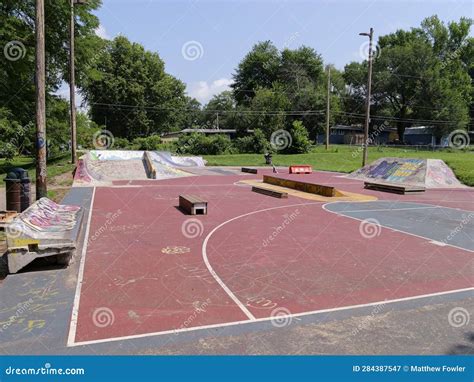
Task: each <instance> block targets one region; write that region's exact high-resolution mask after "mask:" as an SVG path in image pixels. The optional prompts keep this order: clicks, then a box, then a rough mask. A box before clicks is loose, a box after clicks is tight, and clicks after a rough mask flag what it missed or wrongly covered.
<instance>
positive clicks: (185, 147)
mask: <svg viewBox="0 0 474 382" xmlns="http://www.w3.org/2000/svg"><path fill="white" fill-rule="evenodd" d="M177 147H178V150H177V151H178V152H179V153H183V154H193V155H220V154H229V153H232V151H233V150H232V143H231V141H230V139H229V138H228V137H226V136H224V135H220V134H216V135H215V136H211V137H206V136H205V135H204V134H199V133H192V134H187V135H182V136H180V137H179V139H178V142H177Z"/></svg>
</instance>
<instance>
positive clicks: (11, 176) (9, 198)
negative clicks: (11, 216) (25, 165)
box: [5, 172, 21, 213]
mask: <svg viewBox="0 0 474 382" xmlns="http://www.w3.org/2000/svg"><path fill="white" fill-rule="evenodd" d="M5 183H6V184H5V186H6V187H5V192H6V205H7V206H6V207H7V211H16V212H18V213H20V212H21V181H20V179H18V174H17V173H15V172H9V173H8V174H7V177H6V178H5Z"/></svg>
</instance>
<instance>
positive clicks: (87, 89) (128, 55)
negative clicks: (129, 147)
mask: <svg viewBox="0 0 474 382" xmlns="http://www.w3.org/2000/svg"><path fill="white" fill-rule="evenodd" d="M184 90H185V86H184V84H183V83H182V82H181V81H179V80H177V79H176V78H174V77H173V76H171V75H169V74H167V73H165V70H164V63H163V61H162V60H161V58H160V57H159V56H158V54H156V53H153V52H149V51H146V50H145V49H144V47H143V46H142V45H140V44H137V43H132V42H130V41H129V40H128V39H127V38H125V37H123V36H119V37H116V38H115V39H114V40H113V41H110V42H109V43H108V44H107V47H106V49H105V50H104V51H103V52H101V53H100V54H99V55H98V58H97V60H96V62H95V67H94V71H93V75H91V76H90V77H89V78H88V79H87V80H86V82H85V86H84V94H85V97H86V100H87V102H88V104H89V105H90V113H91V117H92V120H93V121H94V122H96V123H97V124H102V125H105V126H106V128H107V129H108V130H110V131H111V132H112V133H113V134H114V135H115V136H117V137H124V138H127V139H129V140H131V139H133V138H136V137H139V136H148V135H151V134H157V133H162V132H167V131H173V130H179V129H180V128H182V126H183V124H184V122H185V114H186V113H183V110H185V109H186V107H187V105H188V102H189V101H188V99H187V97H186V96H185V93H184Z"/></svg>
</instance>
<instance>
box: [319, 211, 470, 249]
mask: <svg viewBox="0 0 474 382" xmlns="http://www.w3.org/2000/svg"><path fill="white" fill-rule="evenodd" d="M332 203H344V202H329V203H325V204H323V210H325V211H327V212H330V213H332V214H336V215H339V216H342V217H345V218H349V219H353V220H357V221H360V222H361V221H364V220H365V219H361V218H356V217H354V216H349V215H344V213H342V212H336V211H331V210H328V209H327V208H326V206H327V205H328V204H332ZM369 203H370V202H369ZM420 204H422V203H420ZM440 208H451V207H440ZM451 209H455V210H458V208H451ZM370 211H371V210H365V211H364V212H370ZM461 211H464V210H461ZM467 212H469V211H467ZM379 225H380V226H381V227H384V228H386V229H390V230H392V231H395V232H400V233H403V234H405V235H410V236H414V237H418V238H420V239H424V240H429V241H430V240H433V239H432V238H431V237H425V236H420V235H417V234H415V233H411V232H408V231H402V230H400V229H397V228H393V227H390V226H387V225H384V224H381V223H380V222H379ZM446 246H449V247H453V248H457V249H461V250H463V251H467V252H472V253H474V251H473V250H471V249H467V248H463V247H458V246H457V245H453V244H448V243H446Z"/></svg>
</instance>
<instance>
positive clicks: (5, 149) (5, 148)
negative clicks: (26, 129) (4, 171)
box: [0, 142, 17, 162]
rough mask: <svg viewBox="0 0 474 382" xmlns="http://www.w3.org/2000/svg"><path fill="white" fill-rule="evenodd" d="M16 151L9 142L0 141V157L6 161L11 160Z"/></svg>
mask: <svg viewBox="0 0 474 382" xmlns="http://www.w3.org/2000/svg"><path fill="white" fill-rule="evenodd" d="M16 153H17V149H16V147H15V146H14V145H13V144H11V143H9V142H0V158H5V160H6V161H7V162H11V161H12V160H13V158H14V156H15V154H16Z"/></svg>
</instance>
